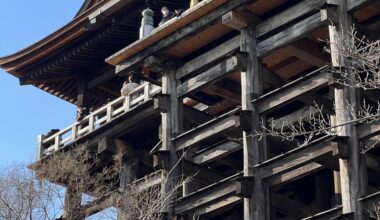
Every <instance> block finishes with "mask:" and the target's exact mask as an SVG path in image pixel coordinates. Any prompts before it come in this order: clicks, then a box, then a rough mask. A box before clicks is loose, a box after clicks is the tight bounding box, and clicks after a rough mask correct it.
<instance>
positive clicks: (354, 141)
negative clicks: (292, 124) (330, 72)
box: [329, 0, 367, 219]
mask: <svg viewBox="0 0 380 220" xmlns="http://www.w3.org/2000/svg"><path fill="white" fill-rule="evenodd" d="M335 2H337V3H338V4H337V5H336V7H337V10H336V12H337V18H338V24H337V25H330V26H329V35H330V42H331V58H332V65H333V68H345V67H347V60H346V58H345V57H344V54H343V52H344V49H343V47H344V46H345V44H347V43H349V39H350V28H351V25H352V22H351V18H350V17H349V15H348V12H347V1H345V0H339V1H335ZM347 70H348V68H347ZM334 99H335V112H336V124H337V125H339V124H344V123H345V122H347V121H349V120H351V119H352V117H351V115H350V112H349V109H350V108H351V107H353V108H355V111H357V107H358V105H360V102H359V93H358V91H357V89H356V88H353V87H350V86H338V87H336V88H335V89H334ZM337 132H338V135H339V136H347V137H348V142H347V144H348V146H349V154H348V157H347V158H344V159H339V168H340V172H339V173H340V182H341V194H342V205H343V214H348V213H354V215H353V216H354V219H364V216H363V213H362V211H363V210H362V208H361V207H360V203H359V202H358V199H359V198H360V197H361V196H363V194H364V193H365V190H366V186H367V183H366V166H365V161H364V160H361V155H360V147H359V141H358V136H357V129H356V127H355V125H353V124H348V125H344V126H342V127H339V128H338V130H337Z"/></svg>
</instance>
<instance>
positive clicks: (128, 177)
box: [117, 158, 138, 220]
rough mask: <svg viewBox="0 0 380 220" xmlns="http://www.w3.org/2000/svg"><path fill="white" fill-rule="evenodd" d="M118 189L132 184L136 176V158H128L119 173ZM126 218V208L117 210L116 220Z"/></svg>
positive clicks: (124, 219)
mask: <svg viewBox="0 0 380 220" xmlns="http://www.w3.org/2000/svg"><path fill="white" fill-rule="evenodd" d="M119 175H120V187H121V188H125V187H127V185H128V184H129V183H131V182H133V181H134V180H135V179H136V178H137V175H138V160H137V159H136V158H128V161H127V162H126V163H125V165H124V166H123V167H122V169H121V171H120V174H119ZM126 200H127V198H126ZM127 219H129V218H128V206H127V205H126V204H125V206H124V207H123V208H122V209H119V210H117V220H127Z"/></svg>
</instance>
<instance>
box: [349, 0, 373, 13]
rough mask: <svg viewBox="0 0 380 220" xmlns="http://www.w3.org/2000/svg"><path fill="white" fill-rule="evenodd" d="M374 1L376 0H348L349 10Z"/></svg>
mask: <svg viewBox="0 0 380 220" xmlns="http://www.w3.org/2000/svg"><path fill="white" fill-rule="evenodd" d="M374 1H375V0H347V10H348V11H349V12H352V11H355V10H357V9H359V8H361V7H363V6H365V5H367V4H369V3H371V2H374Z"/></svg>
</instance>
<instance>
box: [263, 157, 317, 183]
mask: <svg viewBox="0 0 380 220" xmlns="http://www.w3.org/2000/svg"><path fill="white" fill-rule="evenodd" d="M321 169H323V166H322V165H321V164H319V163H315V162H313V163H310V164H305V165H303V166H301V167H299V168H296V169H294V170H291V171H289V172H287V173H283V174H279V175H276V176H273V177H272V178H270V179H269V180H268V181H267V183H268V185H269V186H270V187H273V186H278V185H280V184H285V183H289V182H292V181H296V180H298V179H300V178H302V177H305V176H307V175H309V174H311V173H314V172H317V171H319V170H321Z"/></svg>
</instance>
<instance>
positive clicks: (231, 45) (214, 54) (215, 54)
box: [176, 35, 240, 79]
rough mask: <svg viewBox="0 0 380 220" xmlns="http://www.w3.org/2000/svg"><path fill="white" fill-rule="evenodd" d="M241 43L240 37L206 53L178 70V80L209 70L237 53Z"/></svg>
mask: <svg viewBox="0 0 380 220" xmlns="http://www.w3.org/2000/svg"><path fill="white" fill-rule="evenodd" d="M239 42H240V36H239V35H238V36H236V37H233V38H231V39H230V40H227V41H226V42H224V43H222V44H220V45H218V46H217V47H215V48H213V49H211V50H209V51H207V52H206V53H204V54H202V55H200V56H197V57H196V58H194V59H192V60H190V61H188V62H187V63H185V64H184V65H183V66H182V67H180V68H179V69H177V70H176V78H177V79H182V78H184V77H189V76H191V75H193V74H194V73H197V72H201V71H204V70H206V69H208V67H209V66H210V65H212V64H214V63H215V62H217V61H219V60H221V59H223V58H224V57H225V56H226V55H228V54H232V53H234V52H236V51H237V50H238V48H239Z"/></svg>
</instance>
